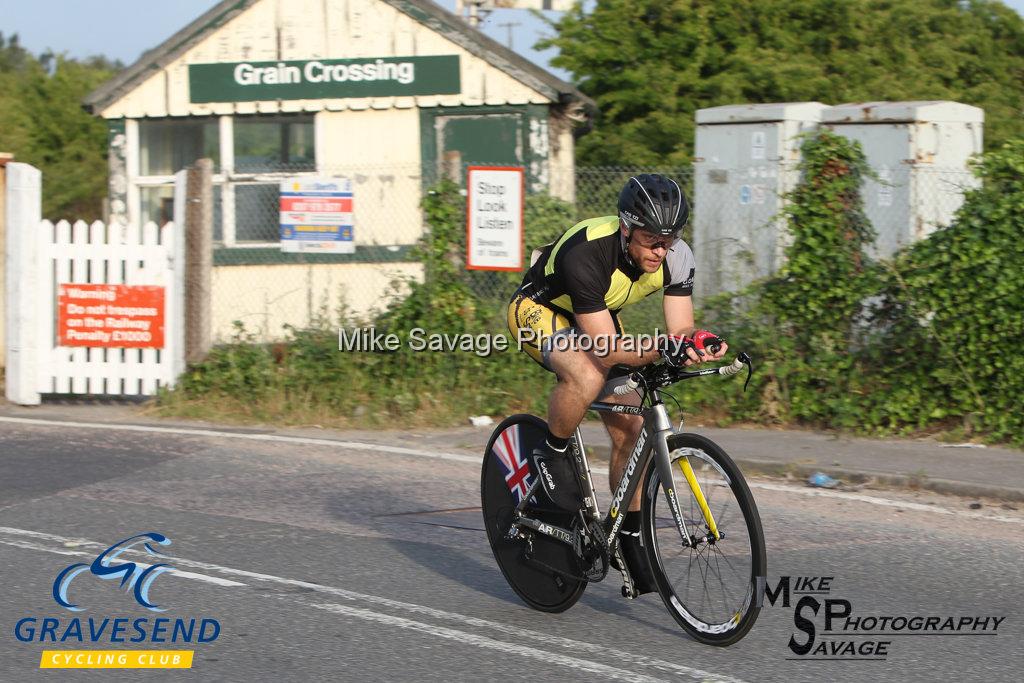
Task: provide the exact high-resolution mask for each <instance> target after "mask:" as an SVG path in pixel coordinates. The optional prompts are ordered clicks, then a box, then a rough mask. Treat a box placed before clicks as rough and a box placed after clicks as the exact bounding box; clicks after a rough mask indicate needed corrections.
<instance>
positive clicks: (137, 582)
mask: <svg viewBox="0 0 1024 683" xmlns="http://www.w3.org/2000/svg"><path fill="white" fill-rule="evenodd" d="M153 543H156V544H157V545H162V546H166V545H170V544H171V539H169V538H167V537H166V536H164V535H163V534H158V533H156V532H154V531H150V532H147V533H144V534H139V535H137V536H132V537H131V538H126V539H124V540H123V541H118V542H117V543H115V544H114V545H112V546H110V547H109V548H107V549H106V550H104V551H103V552H102V553H100V554H99V555H98V556H97V557H96V559H95V560H93V561H92V564H84V563H81V562H79V563H77V564H73V565H71V566H70V567H66V568H65V569H64V570H63V571H62V572H61V573H59V574H57V578H56V580H54V582H53V599H54V600H56V601H57V604H58V605H60V606H61V607H64V608H66V609H69V610H71V611H72V612H81V611H83V609H84V608H82V607H79V606H78V605H74V604H72V603H71V602H70V601H69V600H68V587H69V586H70V585H71V581H72V580H74V578H75V577H76V576H78V575H79V574H81V573H82V572H84V571H86V570H88V571H89V572H90V573H91V574H92V575H93V576H96V577H97V578H99V579H102V580H104V581H111V580H114V579H121V583H120V584H119V586H118V587H119V588H126V585H127V588H126V590H130V591H132V594H133V595H134V596H135V600H136V602H138V603H139V604H140V605H142V606H143V607H145V608H146V609H149V610H152V611H154V612H163V611H165V610H164V609H161V608H160V607H159V606H157V605H154V604H153V603H151V602H150V601H149V587H150V586H151V585H152V584H153V581H155V580H156V578H157V577H158V576H160V575H161V574H163V573H164V572H166V571H168V570H169V569H172V567H171V566H170V565H169V564H165V563H160V564H151V565H145V564H138V563H135V562H118V563H116V564H115V562H116V561H117V559H118V558H119V557H120V556H121V553H123V552H125V551H127V550H131V549H132V548H134V547H136V546H139V545H141V546H142V547H143V548H145V549H146V552H147V553H149V554H150V555H159V553H158V552H157V551H156V550H154V549H153V546H152V544H153Z"/></svg>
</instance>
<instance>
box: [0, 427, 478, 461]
mask: <svg viewBox="0 0 1024 683" xmlns="http://www.w3.org/2000/svg"><path fill="white" fill-rule="evenodd" d="M0 422H10V423H14V424H29V425H40V426H51V427H74V428H76V429H107V430H113V431H122V432H148V433H155V434H182V435H187V436H206V437H217V438H220V439H246V440H249V441H270V442H275V443H296V444H305V445H311V446H333V447H335V448H348V449H350V450H356V451H379V452H381V453H395V454H398V455H416V456H419V457H423V458H437V459H439V460H456V461H458V462H471V463H474V464H476V465H479V464H480V456H473V455H466V454H464V453H445V452H444V451H421V450H417V449H415V448H403V447H402V446H387V445H384V444H377V443H363V442H361V441H338V440H336V439H312V438H309V437H305V436H283V435H281V434H239V433H236V432H221V431H216V430H213V429H186V428H184V427H150V426H148V425H126V424H117V423H113V424H106V423H101V422H67V421H62V420H34V419H29V418H26V417H6V416H0Z"/></svg>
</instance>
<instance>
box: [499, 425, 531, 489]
mask: <svg viewBox="0 0 1024 683" xmlns="http://www.w3.org/2000/svg"><path fill="white" fill-rule="evenodd" d="M492 450H493V451H494V454H495V455H496V456H497V457H498V462H500V463H501V468H502V470H504V472H505V483H506V484H508V488H509V490H510V491H511V492H512V496H513V497H514V498H515V499H516V505H518V504H519V503H520V501H522V500H523V496H525V495H526V492H527V491H529V490H530V486H531V485H532V484H533V479H532V477H531V476H530V465H529V463H528V462H527V461H526V458H525V457H524V454H523V449H522V444H521V442H520V440H519V425H512V426H510V427H508V428H507V429H505V431H503V432H502V433H501V434H499V435H498V438H497V439H495V440H494V446H493V448H492Z"/></svg>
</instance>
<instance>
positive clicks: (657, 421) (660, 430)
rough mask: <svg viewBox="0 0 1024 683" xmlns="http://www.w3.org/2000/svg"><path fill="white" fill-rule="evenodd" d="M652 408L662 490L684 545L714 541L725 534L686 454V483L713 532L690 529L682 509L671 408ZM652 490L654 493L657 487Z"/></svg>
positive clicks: (683, 460)
mask: <svg viewBox="0 0 1024 683" xmlns="http://www.w3.org/2000/svg"><path fill="white" fill-rule="evenodd" d="M652 412H653V422H654V463H655V466H656V467H657V468H658V475H659V479H661V488H662V492H663V493H664V495H665V501H666V502H667V503H668V508H669V511H670V512H671V513H672V521H673V522H674V523H675V525H676V531H677V532H678V533H679V537H680V538H681V539H682V543H683V545H685V546H687V547H689V548H696V547H697V546H698V545H700V544H701V542H706V543H713V542H714V541H717V540H718V539H720V538H721V537H722V536H721V533H720V532H719V531H718V525H717V524H716V523H715V518H714V515H712V514H711V508H710V507H709V506H708V502H707V498H706V497H705V496H704V491H703V490H702V489H701V486H700V482H698V481H697V475H696V474H695V473H694V471H693V467H692V466H691V465H690V459H689V458H688V457H683V458H680V460H679V469H680V470H681V471H682V473H683V477H684V479H685V480H686V485H687V487H688V488H689V489H690V493H691V494H692V495H693V498H694V500H696V501H697V506H698V507H699V508H700V511H701V515H702V516H703V517H704V522H705V524H707V527H708V529H709V530H710V533H708V534H706V535H703V536H700V537H698V536H697V535H696V534H695V533H694V534H691V533H690V529H689V527H688V526H687V524H686V518H685V517H683V514H682V510H681V509H680V507H679V498H678V496H677V495H676V480H675V475H674V473H673V470H672V456H671V454H670V453H669V449H668V437H669V436H671V435H672V434H673V430H672V423H671V420H670V419H669V416H668V410H667V409H666V408H665V406H664V405H657V406H654V408H653V409H652ZM651 493H652V494H654V492H653V491H652V492H651Z"/></svg>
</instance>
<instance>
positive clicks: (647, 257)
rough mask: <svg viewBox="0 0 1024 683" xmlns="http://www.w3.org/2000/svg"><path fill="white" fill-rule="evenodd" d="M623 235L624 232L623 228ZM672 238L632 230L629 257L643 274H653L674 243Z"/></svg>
mask: <svg viewBox="0 0 1024 683" xmlns="http://www.w3.org/2000/svg"><path fill="white" fill-rule="evenodd" d="M622 230H623V235H626V230H627V228H625V227H624V226H623V228H622ZM675 241H676V240H675V238H674V237H663V236H661V235H655V234H653V233H650V232H647V231H645V230H634V231H633V239H632V240H630V242H629V256H630V258H632V259H633V263H635V264H637V265H638V266H639V267H640V269H641V270H643V271H644V272H645V273H653V272H655V271H656V270H658V268H661V264H662V262H663V261H664V260H665V254H667V253H668V250H669V248H670V247H671V246H672V245H673V244H674V243H675Z"/></svg>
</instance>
